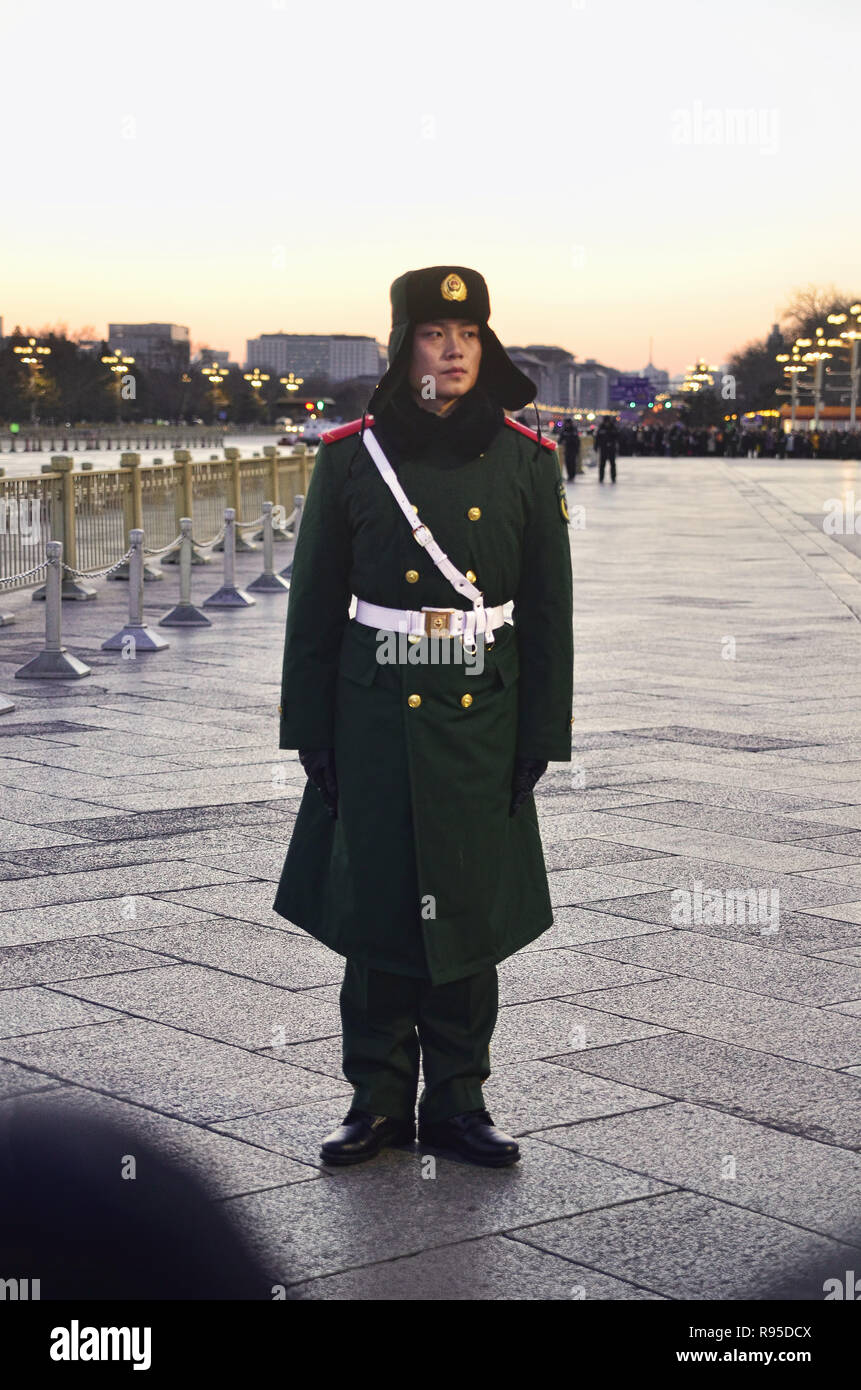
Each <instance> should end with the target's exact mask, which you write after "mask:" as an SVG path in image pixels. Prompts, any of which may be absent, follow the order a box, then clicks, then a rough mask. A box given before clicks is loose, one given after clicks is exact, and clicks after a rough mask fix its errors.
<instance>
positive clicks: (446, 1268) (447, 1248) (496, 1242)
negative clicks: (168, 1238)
mask: <svg viewBox="0 0 861 1390" xmlns="http://www.w3.org/2000/svg"><path fill="white" fill-rule="evenodd" d="M291 1297H292V1298H293V1299H295V1300H301V1301H302V1302H305V1301H308V1300H315V1299H320V1300H323V1299H325V1300H330V1301H335V1300H337V1301H347V1300H348V1301H349V1302H368V1301H374V1302H395V1301H397V1302H401V1301H407V1302H430V1301H435V1302H448V1301H450V1300H451V1301H456V1302H466V1301H468V1300H474V1299H478V1300H480V1301H481V1302H495V1301H498V1300H504V1301H505V1302H512V1303H514V1302H534V1301H538V1300H540V1301H541V1302H542V1303H544V1302H558V1301H560V1300H568V1299H577V1300H595V1299H599V1300H606V1299H613V1300H614V1301H616V1300H619V1301H621V1302H625V1301H628V1302H631V1301H642V1300H647V1301H651V1302H654V1301H658V1302H663V1301H664V1300H663V1299H662V1298H661V1295H660V1294H655V1293H651V1292H649V1291H647V1290H645V1289H640V1288H637V1286H636V1284H628V1283H625V1282H624V1280H622V1279H613V1278H611V1277H610V1276H608V1275H606V1274H601V1273H599V1272H598V1271H597V1270H594V1269H589V1268H587V1267H586V1266H585V1265H577V1264H573V1263H572V1262H571V1261H569V1260H564V1259H561V1258H560V1257H559V1256H557V1255H548V1254H547V1253H546V1252H544V1251H542V1250H533V1249H532V1248H531V1247H530V1246H528V1245H524V1244H523V1242H522V1241H515V1240H510V1239H509V1238H508V1237H507V1236H504V1235H501V1236H479V1238H478V1239H477V1240H465V1241H460V1242H458V1243H457V1244H456V1245H444V1246H442V1247H440V1248H438V1249H435V1250H426V1251H422V1253H421V1254H419V1255H405V1256H401V1257H400V1258H398V1259H394V1260H386V1261H385V1262H383V1263H381V1264H371V1265H364V1266H363V1267H362V1268H361V1269H354V1270H349V1271H347V1272H346V1273H344V1274H329V1275H325V1276H324V1277H322V1278H319V1279H307V1280H303V1281H301V1282H300V1283H298V1284H294V1285H292V1287H291Z"/></svg>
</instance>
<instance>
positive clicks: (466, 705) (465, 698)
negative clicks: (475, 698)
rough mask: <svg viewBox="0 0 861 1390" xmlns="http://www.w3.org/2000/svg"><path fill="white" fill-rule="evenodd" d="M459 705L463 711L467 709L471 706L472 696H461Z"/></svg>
mask: <svg viewBox="0 0 861 1390" xmlns="http://www.w3.org/2000/svg"><path fill="white" fill-rule="evenodd" d="M460 703H461V704H462V705H463V707H464V709H469V707H470V705H471V704H472V696H471V695H461V697H460Z"/></svg>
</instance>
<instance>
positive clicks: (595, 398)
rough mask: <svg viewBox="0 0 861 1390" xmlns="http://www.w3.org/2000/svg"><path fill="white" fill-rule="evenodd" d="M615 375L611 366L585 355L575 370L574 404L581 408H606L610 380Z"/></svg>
mask: <svg viewBox="0 0 861 1390" xmlns="http://www.w3.org/2000/svg"><path fill="white" fill-rule="evenodd" d="M616 375H617V373H616V371H615V370H614V369H613V368H612V367H605V366H603V365H602V364H601V363H600V362H596V361H595V358H594V357H587V358H586V361H585V362H583V363H581V364H580V366H579V370H578V372H577V384H576V397H577V398H576V400H575V402H574V404H575V405H577V406H579V407H580V408H581V409H582V410H606V408H607V404H608V401H609V398H610V380H611V378H613V377H615V376H616Z"/></svg>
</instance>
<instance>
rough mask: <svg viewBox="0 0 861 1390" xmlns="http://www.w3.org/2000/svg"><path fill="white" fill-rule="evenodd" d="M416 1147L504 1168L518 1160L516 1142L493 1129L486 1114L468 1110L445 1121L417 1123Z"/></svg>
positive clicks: (491, 1122) (507, 1135)
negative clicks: (417, 1138)
mask: <svg viewBox="0 0 861 1390" xmlns="http://www.w3.org/2000/svg"><path fill="white" fill-rule="evenodd" d="M419 1143H420V1144H428V1145H429V1146H430V1147H431V1148H434V1149H448V1150H450V1151H451V1152H452V1153H456V1154H457V1155H458V1156H459V1157H460V1158H466V1159H469V1161H470V1162H471V1163H483V1164H485V1165H486V1166H487V1167H489V1168H503V1167H505V1166H507V1164H509V1163H516V1162H517V1160H518V1159H519V1157H520V1149H519V1148H518V1146H517V1141H516V1140H515V1139H512V1137H511V1135H510V1134H503V1132H502V1130H501V1129H496V1128H495V1126H494V1123H493V1119H492V1118H491V1116H490V1115H489V1114H488V1113H487V1111H486V1110H467V1111H466V1112H465V1113H464V1114H463V1115H452V1117H451V1119H448V1120H437V1121H435V1122H428V1121H422V1120H420V1121H419Z"/></svg>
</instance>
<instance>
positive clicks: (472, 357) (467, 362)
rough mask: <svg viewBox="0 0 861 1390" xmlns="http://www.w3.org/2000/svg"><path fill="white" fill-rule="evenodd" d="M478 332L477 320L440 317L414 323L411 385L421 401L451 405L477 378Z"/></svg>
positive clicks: (479, 359) (479, 346)
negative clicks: (442, 402) (471, 321)
mask: <svg viewBox="0 0 861 1390" xmlns="http://www.w3.org/2000/svg"><path fill="white" fill-rule="evenodd" d="M480 363H481V334H480V330H479V326H478V324H477V323H467V322H466V321H465V320H464V319H439V320H437V321H435V322H433V323H419V324H416V327H415V331H414V333H413V352H412V359H411V361H410V372H409V381H410V386H411V387H412V388H413V390H414V391H416V392H417V393H418V394H419V395H420V396H421V397H422V399H423V400H437V401H449V402H451V403H452V404H453V403H454V402H455V401H456V400H457V399H458V398H459V397H460V396H465V395H466V393H467V391H471V390H472V388H473V386H474V385H475V383H476V382H477V381H478V368H479V365H480Z"/></svg>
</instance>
